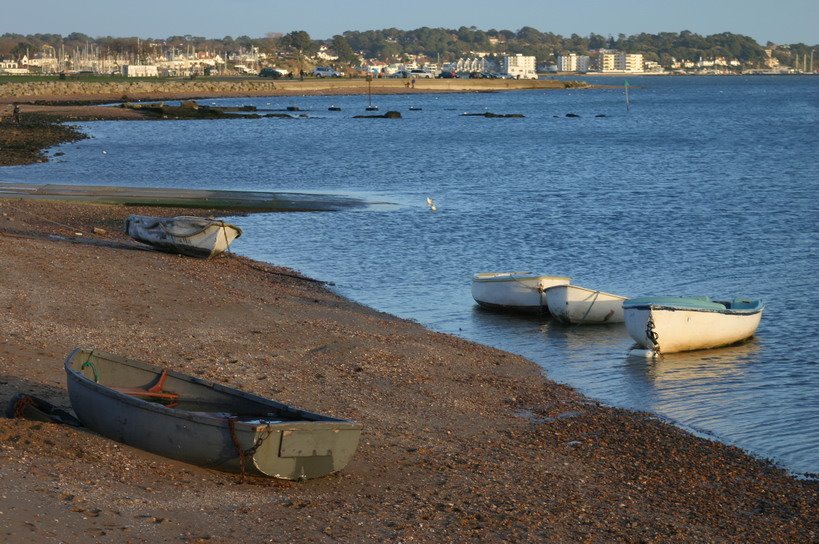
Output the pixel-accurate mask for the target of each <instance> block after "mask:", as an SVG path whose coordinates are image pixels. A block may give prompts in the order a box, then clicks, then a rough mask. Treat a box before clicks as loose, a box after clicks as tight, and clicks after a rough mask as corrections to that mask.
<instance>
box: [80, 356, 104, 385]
mask: <svg viewBox="0 0 819 544" xmlns="http://www.w3.org/2000/svg"><path fill="white" fill-rule="evenodd" d="M87 366H90V367H91V372H93V373H94V383H100V376H99V374H97V367H95V366H94V363H92V362H91V359H88V360H87V361H86V362H84V363H83V364H82V366H80V370H82V369H84V368H85V367H87Z"/></svg>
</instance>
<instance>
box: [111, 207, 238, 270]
mask: <svg viewBox="0 0 819 544" xmlns="http://www.w3.org/2000/svg"><path fill="white" fill-rule="evenodd" d="M125 232H126V234H128V236H130V237H131V238H133V239H134V240H136V241H138V242H142V243H143V244H147V245H149V246H151V247H154V248H156V249H158V250H160V251H166V252H169V253H181V254H182V255H189V256H191V257H199V258H203V259H210V258H211V257H215V256H216V255H219V254H221V253H224V252H225V251H227V249H228V248H229V247H230V244H231V242H233V240H235V239H236V238H238V237H239V236H241V235H242V229H240V228H239V227H236V226H234V225H231V224H229V223H225V222H224V221H218V220H214V219H206V218H202V217H189V216H180V217H150V216H145V215H132V216H130V217H128V219H127V221H126V222H125Z"/></svg>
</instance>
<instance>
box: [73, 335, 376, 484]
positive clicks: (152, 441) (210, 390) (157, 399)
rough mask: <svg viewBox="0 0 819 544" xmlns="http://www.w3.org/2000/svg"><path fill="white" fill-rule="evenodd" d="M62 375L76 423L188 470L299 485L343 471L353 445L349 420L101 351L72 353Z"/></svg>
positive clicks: (354, 427)
mask: <svg viewBox="0 0 819 544" xmlns="http://www.w3.org/2000/svg"><path fill="white" fill-rule="evenodd" d="M65 372H66V375H67V381H68V395H69V397H70V399H71V406H72V408H73V409H74V412H75V413H76V414H77V417H78V418H79V420H80V421H81V422H82V423H83V425H85V426H86V427H88V428H89V429H91V430H92V431H95V432H97V433H99V434H101V435H103V436H106V437H108V438H111V439H113V440H117V441H119V442H123V443H125V444H128V445H131V446H134V447H137V448H140V449H144V450H147V451H150V452H153V453H156V454H159V455H164V456H166V457H171V458H173V459H178V460H180V461H185V462H188V463H192V464H195V465H200V466H203V467H209V468H215V469H219V470H226V471H232V472H241V473H242V474H255V475H261V476H270V477H274V478H282V479H286V480H303V479H308V478H316V477H319V476H324V475H327V474H330V473H332V472H336V471H338V470H341V469H343V468H344V467H345V466H346V465H347V463H348V462H349V461H350V459H351V458H352V456H353V454H354V453H355V450H356V448H357V447H358V441H359V437H360V434H361V427H362V425H361V424H360V423H357V422H355V421H350V420H345V419H337V418H334V417H330V416H326V415H321V414H317V413H313V412H307V411H304V410H300V409H298V408H294V407H292V406H289V405H286V404H282V403H279V402H275V401H273V400H269V399H266V398H264V397H260V396H257V395H253V394H250V393H245V392H243V391H239V390H237V389H232V388H230V387H226V386H223V385H219V384H216V383H212V382H209V381H206V380H202V379H199V378H195V377H193V376H188V375H186V374H182V373H179V372H175V371H173V370H169V369H162V368H159V367H155V366H153V365H149V364H147V363H143V362H140V361H135V360H131V359H126V358H124V357H118V356H116V355H111V354H109V353H105V352H103V351H99V350H90V349H81V348H77V349H75V350H74V351H72V352H71V353H70V354H69V355H68V357H67V358H66V360H65Z"/></svg>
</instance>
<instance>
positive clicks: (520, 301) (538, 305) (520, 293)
mask: <svg viewBox="0 0 819 544" xmlns="http://www.w3.org/2000/svg"><path fill="white" fill-rule="evenodd" d="M569 281H570V279H569V278H567V277H564V276H538V275H535V274H531V273H528V272H481V273H478V274H475V275H474V276H473V277H472V298H474V299H475V302H477V303H478V304H480V305H481V306H482V307H484V308H487V309H491V310H499V311H507V312H522V313H540V312H544V311H546V299H545V297H544V294H543V293H544V291H545V290H546V289H548V288H549V287H552V286H555V285H563V284H568V283H569Z"/></svg>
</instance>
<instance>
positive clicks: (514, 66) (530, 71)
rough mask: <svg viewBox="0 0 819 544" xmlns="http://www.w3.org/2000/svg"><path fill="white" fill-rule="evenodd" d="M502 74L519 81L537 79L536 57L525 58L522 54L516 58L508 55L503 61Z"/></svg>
mask: <svg viewBox="0 0 819 544" xmlns="http://www.w3.org/2000/svg"><path fill="white" fill-rule="evenodd" d="M501 73H504V74H509V75H510V76H512V77H516V78H518V79H537V70H536V69H535V57H527V56H523V55H521V54H520V53H518V54H517V55H515V56H511V55H506V56H504V57H503V59H501Z"/></svg>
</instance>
